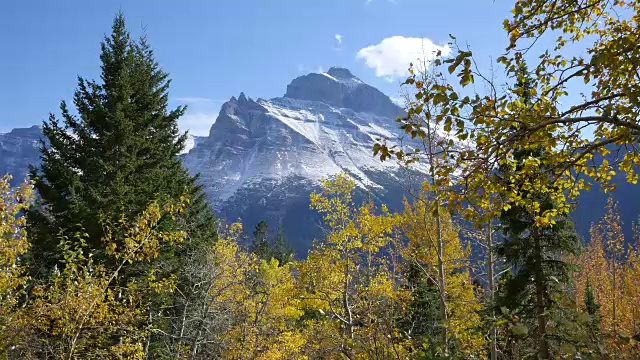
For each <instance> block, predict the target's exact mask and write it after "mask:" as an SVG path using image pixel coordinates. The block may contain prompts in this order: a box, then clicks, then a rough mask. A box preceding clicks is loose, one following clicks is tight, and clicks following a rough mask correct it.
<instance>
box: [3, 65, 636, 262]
mask: <svg viewBox="0 0 640 360" xmlns="http://www.w3.org/2000/svg"><path fill="white" fill-rule="evenodd" d="M401 113H402V109H401V108H400V107H398V106H397V105H396V104H394V103H393V102H392V101H391V100H390V99H389V98H388V97H387V96H386V95H384V94H383V93H382V92H380V91H378V90H377V89H375V88H374V87H372V86H369V85H367V84H365V83H363V82H362V81H361V80H360V79H358V78H357V77H355V76H353V75H352V74H351V73H350V72H349V70H347V69H343V68H331V69H329V71H327V72H326V73H321V74H308V75H304V76H301V77H298V78H296V79H294V80H293V81H292V82H291V83H290V84H289V85H288V86H287V90H286V94H285V95H284V96H283V97H279V98H274V99H270V100H264V99H257V100H255V101H254V100H252V99H250V98H247V97H246V96H245V95H244V94H240V96H239V97H238V98H235V97H232V98H231V100H229V101H228V102H226V103H225V104H224V105H223V106H222V109H221V110H220V114H219V116H218V118H217V120H216V121H215V123H214V124H213V125H212V126H211V130H210V132H209V135H208V136H202V137H199V136H196V137H193V136H192V137H190V138H189V139H188V141H187V144H186V145H187V146H186V148H185V150H184V152H183V154H182V155H180V156H181V158H182V159H183V163H184V165H185V166H187V167H188V168H189V170H190V172H191V173H192V174H200V178H199V181H200V182H201V183H202V184H203V186H204V190H205V191H206V193H207V195H208V196H209V199H210V201H211V205H212V206H213V207H214V209H215V210H216V212H217V213H218V214H219V215H220V216H222V217H224V218H226V219H227V220H228V221H233V220H236V219H238V218H241V219H242V220H243V223H244V224H245V228H246V229H247V230H248V232H249V233H250V232H251V231H252V230H253V227H254V226H255V224H256V223H257V222H258V221H260V220H267V221H268V222H269V224H270V225H271V226H272V227H273V228H274V229H273V230H275V227H277V226H278V225H282V226H283V227H284V229H285V232H286V233H287V235H288V237H289V239H290V241H291V242H292V244H293V246H294V248H295V250H296V252H297V254H298V255H300V256H304V254H305V253H306V249H308V247H309V245H310V244H311V241H312V239H313V237H314V236H317V235H319V234H321V229H320V228H319V227H318V225H319V224H320V221H319V217H318V215H317V214H315V212H313V211H311V210H310V209H309V194H310V193H311V192H312V191H313V190H314V189H316V188H317V187H318V182H319V180H320V178H322V177H323V176H328V175H331V174H335V173H337V172H340V171H345V172H347V173H348V174H350V175H351V176H352V177H353V178H354V179H355V180H356V182H357V184H358V194H357V196H358V197H360V198H365V197H369V198H371V199H373V200H375V201H384V202H385V203H387V204H388V205H390V207H392V208H394V207H398V206H399V205H400V204H401V199H402V197H403V196H404V195H405V194H406V189H407V188H408V187H412V186H417V185H418V184H419V182H420V180H421V179H423V175H421V174H422V173H424V168H417V171H413V172H410V171H408V170H406V169H403V168H401V167H400V166H398V165H397V164H396V163H395V162H393V161H387V162H380V161H379V160H378V159H376V158H374V157H373V155H372V145H373V142H374V139H375V138H378V137H385V138H389V139H394V138H395V137H396V134H397V123H396V122H395V121H394V119H395V118H396V116H398V115H399V114H401ZM41 137H42V131H41V129H40V128H39V127H38V126H33V127H30V128H18V129H14V130H12V131H11V132H9V133H6V134H0V176H1V175H3V174H4V173H9V174H11V175H13V184H17V183H19V182H21V181H22V180H23V179H25V178H26V176H27V172H28V167H29V165H30V164H32V165H37V164H38V163H39V161H40V158H39V156H40V154H39V149H38V148H39V141H38V140H39V139H40V138H41ZM618 180H619V181H618V184H619V186H618V189H617V190H616V191H615V192H614V193H613V196H614V199H615V200H617V201H619V203H620V207H619V209H620V211H621V214H622V219H623V221H624V223H625V224H631V223H632V221H636V220H637V216H638V213H640V205H638V204H639V203H638V202H637V201H635V198H636V197H637V194H636V193H637V189H636V188H635V187H634V186H633V185H631V184H628V183H626V182H625V181H624V179H622V178H620V179H618ZM606 197H607V195H606V194H603V193H602V192H601V191H600V190H599V189H597V187H594V188H593V189H591V190H590V191H588V192H585V193H584V194H582V195H580V198H579V200H580V202H579V203H578V206H577V209H576V211H575V212H574V213H573V218H574V220H575V221H576V228H577V229H578V232H579V233H580V234H581V235H583V236H585V237H586V236H588V233H589V224H590V223H591V222H592V221H594V220H596V219H597V218H599V217H600V216H602V211H593V209H602V208H603V204H604V202H605V201H606ZM625 235H626V236H629V238H630V235H631V231H630V227H629V226H627V227H626V228H625Z"/></svg>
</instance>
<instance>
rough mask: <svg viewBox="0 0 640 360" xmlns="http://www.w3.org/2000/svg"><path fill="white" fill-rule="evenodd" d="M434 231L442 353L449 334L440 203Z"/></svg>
mask: <svg viewBox="0 0 640 360" xmlns="http://www.w3.org/2000/svg"><path fill="white" fill-rule="evenodd" d="M436 206H437V207H436V232H437V237H438V238H437V241H438V244H437V246H438V283H439V284H438V285H439V287H440V320H441V322H442V345H443V346H444V353H445V355H447V354H448V353H449V334H448V326H449V325H448V324H447V320H448V318H447V292H446V287H447V282H446V279H445V272H444V241H443V239H442V224H441V222H440V204H436Z"/></svg>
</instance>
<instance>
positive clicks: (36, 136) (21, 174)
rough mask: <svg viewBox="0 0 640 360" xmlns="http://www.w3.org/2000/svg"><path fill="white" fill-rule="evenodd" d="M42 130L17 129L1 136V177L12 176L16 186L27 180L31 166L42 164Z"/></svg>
mask: <svg viewBox="0 0 640 360" xmlns="http://www.w3.org/2000/svg"><path fill="white" fill-rule="evenodd" d="M41 137H42V130H41V129H40V127H38V126H32V127H30V128H17V129H13V130H12V131H11V132H9V133H6V134H0V176H2V175H4V174H7V173H8V174H11V175H12V176H13V179H12V181H11V182H12V184H13V185H16V184H18V183H20V182H22V181H24V180H25V179H26V178H27V175H28V172H29V165H37V164H39V163H40V150H39V146H40V143H39V140H40V138H41Z"/></svg>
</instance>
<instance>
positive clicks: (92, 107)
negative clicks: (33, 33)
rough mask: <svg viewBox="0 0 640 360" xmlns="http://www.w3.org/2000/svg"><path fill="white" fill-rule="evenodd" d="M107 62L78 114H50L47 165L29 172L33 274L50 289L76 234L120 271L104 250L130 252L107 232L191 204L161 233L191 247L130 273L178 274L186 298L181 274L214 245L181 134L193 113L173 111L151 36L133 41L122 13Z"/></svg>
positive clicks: (83, 90)
mask: <svg viewBox="0 0 640 360" xmlns="http://www.w3.org/2000/svg"><path fill="white" fill-rule="evenodd" d="M100 61H101V70H102V72H101V77H100V81H96V80H87V79H84V78H82V77H79V78H78V86H77V89H76V91H75V93H74V98H73V103H74V105H75V108H76V111H77V113H78V115H74V114H72V112H71V111H70V110H69V108H68V106H67V103H66V102H64V101H63V102H62V103H61V105H60V110H61V119H59V118H58V117H56V116H55V115H53V114H51V115H50V116H49V119H48V121H45V122H44V124H43V133H44V136H45V141H43V142H42V143H41V152H42V156H41V158H42V164H41V165H40V167H39V168H35V167H32V168H31V170H30V177H31V179H32V180H33V182H34V186H35V189H36V191H37V193H38V195H39V197H38V201H37V204H36V206H34V207H33V208H32V209H31V210H30V211H29V213H28V214H27V216H28V224H29V239H30V241H31V243H32V244H31V245H32V246H31V253H30V258H31V268H32V274H33V275H34V277H35V278H39V279H41V280H45V279H46V278H48V276H49V274H51V271H52V270H53V269H54V268H55V267H58V268H60V267H62V266H63V265H64V264H63V262H62V261H61V260H62V259H61V258H60V252H59V251H58V245H59V244H60V240H61V235H62V236H65V237H66V238H68V240H69V241H72V242H73V241H76V242H77V241H79V240H77V239H79V238H78V237H75V236H74V234H77V233H82V234H84V236H83V237H82V238H83V241H86V248H85V251H87V252H90V253H91V254H92V256H93V258H94V261H98V262H103V263H104V265H106V266H107V267H108V266H112V265H113V264H108V263H106V260H105V259H107V257H106V256H104V254H105V251H106V249H107V247H109V246H111V247H122V245H123V244H122V243H121V241H120V242H119V243H115V244H105V243H104V241H103V238H104V225H105V224H116V223H118V222H119V220H120V219H121V217H124V218H125V219H133V218H135V217H136V216H137V215H139V214H140V213H141V212H142V211H143V210H144V209H145V208H146V206H147V205H148V204H149V203H150V202H151V201H153V200H160V199H162V198H174V199H177V198H180V197H182V196H185V197H187V198H188V199H189V200H190V203H189V207H188V209H187V211H186V213H185V215H184V216H182V217H180V218H171V219H169V218H168V219H164V220H163V222H162V227H163V229H165V230H167V231H168V230H183V231H187V233H188V238H187V241H186V243H185V244H183V245H181V246H177V245H175V244H173V245H168V246H165V247H163V248H160V249H159V253H160V256H159V257H158V258H157V260H156V261H155V263H154V264H151V265H146V267H145V268H142V269H141V268H138V269H133V268H131V269H129V270H128V271H127V274H128V275H127V276H128V277H136V276H144V275H145V273H146V272H147V270H148V268H149V266H151V267H153V268H154V269H155V270H157V273H156V276H163V275H165V276H169V275H176V274H177V277H178V279H179V286H183V287H184V288H185V289H186V288H187V287H188V285H187V283H188V282H189V281H190V280H189V279H188V278H186V277H185V276H182V275H181V273H180V271H181V269H182V268H184V265H185V264H187V263H192V262H193V261H194V258H193V257H192V256H191V255H197V254H199V253H202V252H201V251H198V249H199V248H201V247H203V246H207V244H209V243H211V242H212V241H214V240H215V223H214V218H213V213H212V212H211V210H210V207H209V205H208V204H207V201H206V198H205V195H204V193H203V192H202V190H201V188H200V187H199V186H198V185H196V178H194V177H192V176H190V175H189V173H188V172H187V170H186V169H184V168H183V167H182V164H181V160H180V159H179V158H178V155H179V153H180V152H181V151H182V149H183V148H184V145H185V140H186V138H187V134H181V133H180V132H179V129H178V125H177V120H178V118H180V117H181V116H182V115H183V114H184V112H185V110H186V108H185V107H182V106H180V107H177V108H175V109H172V110H171V109H169V108H168V89H169V85H170V80H169V79H168V74H167V73H166V72H164V71H163V70H162V69H161V68H160V67H159V65H158V63H157V61H156V60H155V58H154V54H153V51H152V50H151V48H150V47H149V45H148V43H147V41H146V39H145V38H144V37H143V38H141V39H140V40H139V41H134V40H132V39H131V37H130V35H129V32H128V31H127V29H126V26H125V19H124V16H123V15H122V14H121V13H120V14H118V15H117V16H116V17H115V20H114V22H113V27H112V32H111V35H110V36H107V37H105V39H104V40H103V42H102V43H101V54H100ZM116 238H118V237H116ZM120 239H122V237H120ZM121 281H125V279H121ZM186 296H187V297H188V294H187V295H186ZM166 301H169V303H171V302H172V301H174V300H172V299H169V300H166ZM192 302H193V301H185V303H192ZM170 306H172V307H173V308H174V309H178V307H176V306H175V304H170ZM175 311H179V310H175Z"/></svg>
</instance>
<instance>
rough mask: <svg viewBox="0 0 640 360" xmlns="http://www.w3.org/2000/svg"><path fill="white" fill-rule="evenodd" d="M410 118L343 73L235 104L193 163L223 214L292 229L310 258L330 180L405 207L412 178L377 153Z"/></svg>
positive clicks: (305, 79)
mask: <svg viewBox="0 0 640 360" xmlns="http://www.w3.org/2000/svg"><path fill="white" fill-rule="evenodd" d="M401 114H402V109H401V108H400V107H398V106H397V105H396V104H394V103H393V102H392V101H391V99H389V97H388V96H386V95H384V94H383V93H382V92H380V91H379V90H377V89H375V88H374V87H372V86H369V85H367V84H365V83H363V82H362V81H361V80H360V79H358V78H357V77H355V76H354V75H353V74H351V72H350V71H349V70H347V69H344V68H337V67H333V68H331V69H329V70H328V71H327V72H326V73H321V74H315V73H313V74H308V75H305V76H301V77H298V78H296V79H294V80H293V81H292V82H291V83H290V84H289V85H288V86H287V91H286V94H285V95H284V96H283V97H278V98H274V99H270V100H264V99H257V100H252V99H250V98H247V97H246V96H245V94H240V96H239V97H238V98H235V97H232V98H231V100H229V101H228V102H226V103H225V104H224V105H223V106H222V108H221V110H220V114H219V116H218V118H217V120H216V121H215V123H214V124H213V126H212V127H211V130H210V132H209V136H208V137H206V138H204V139H201V140H200V141H199V142H198V144H197V145H196V146H195V147H194V148H193V149H191V150H190V151H189V152H188V153H187V154H186V155H183V161H184V162H183V163H184V165H185V166H186V167H187V168H188V169H190V171H191V172H192V173H193V174H196V173H199V174H200V181H201V183H202V184H203V185H204V188H205V191H206V192H207V194H208V196H209V199H210V200H211V203H212V206H213V207H214V209H216V210H217V211H218V212H219V213H220V214H221V215H222V216H224V217H225V218H227V219H229V220H234V219H236V218H242V219H243V220H244V222H245V224H246V226H249V227H251V226H253V225H255V223H257V221H259V220H262V219H265V220H267V221H268V222H269V223H270V224H272V225H277V224H282V225H283V226H284V227H285V229H286V230H287V233H288V235H289V236H290V237H292V238H295V239H294V240H293V242H294V243H295V245H296V248H297V249H298V250H301V251H304V249H306V248H307V247H308V246H309V244H310V241H311V240H312V237H313V236H314V235H317V234H318V231H317V230H319V229H317V227H316V225H317V224H318V222H317V216H316V215H315V214H313V213H312V212H311V211H310V210H309V194H310V193H311V191H313V189H315V188H316V187H317V186H318V183H319V181H320V179H321V178H322V177H326V176H329V175H333V174H336V173H338V172H342V171H344V172H346V173H348V174H350V175H351V176H352V177H353V178H354V180H356V182H357V184H358V187H359V188H360V195H366V196H372V197H374V198H380V197H382V198H384V200H385V201H388V202H389V201H390V198H393V201H391V202H393V203H395V204H397V205H399V203H400V199H401V197H402V195H403V194H404V191H401V190H402V188H403V187H406V186H410V185H411V181H408V179H409V175H410V174H409V172H408V171H406V170H403V169H402V168H401V167H400V166H398V165H397V164H396V163H395V162H392V161H387V162H380V161H379V160H378V159H376V158H374V157H373V152H372V146H373V143H374V140H375V139H376V138H380V137H383V138H389V139H394V138H395V137H396V135H395V134H396V133H397V123H396V122H395V121H394V120H395V118H396V117H397V116H398V115H401Z"/></svg>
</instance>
